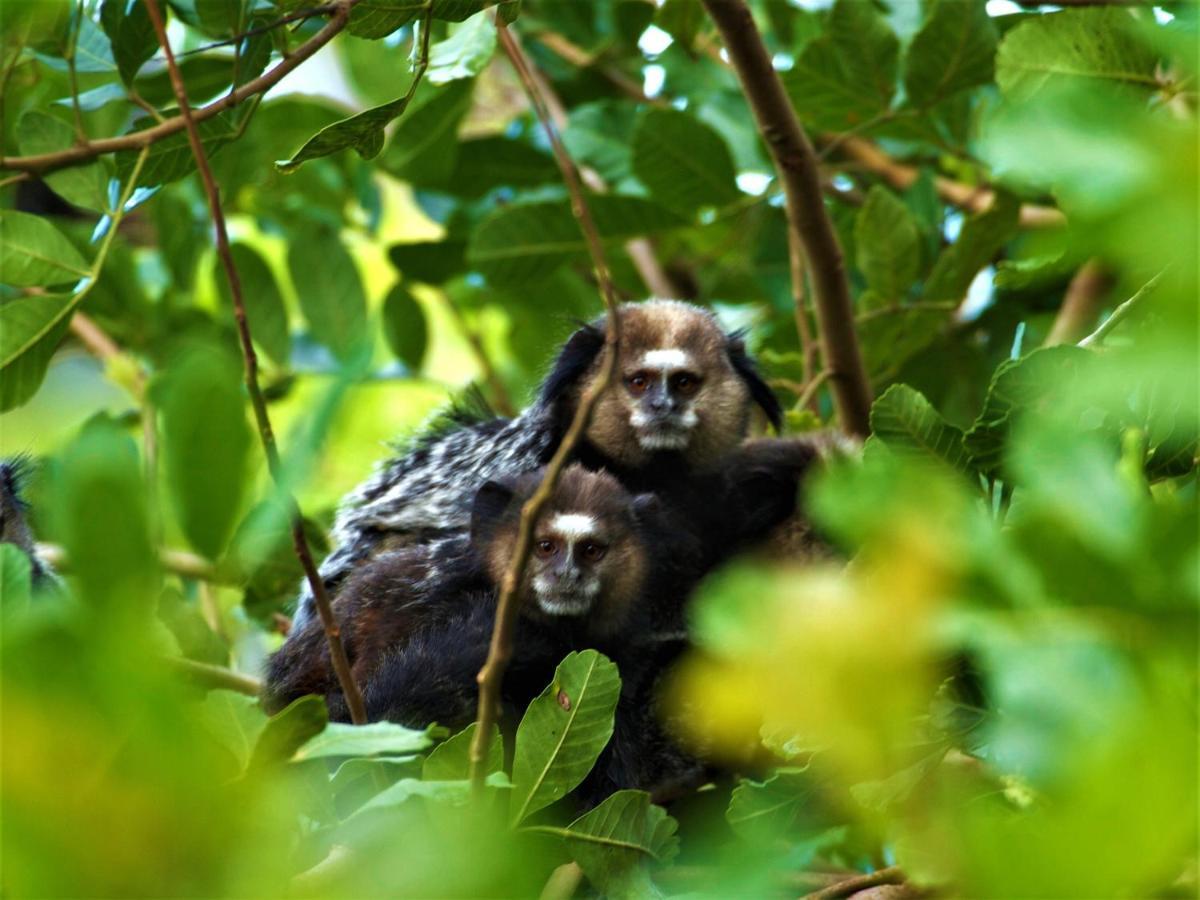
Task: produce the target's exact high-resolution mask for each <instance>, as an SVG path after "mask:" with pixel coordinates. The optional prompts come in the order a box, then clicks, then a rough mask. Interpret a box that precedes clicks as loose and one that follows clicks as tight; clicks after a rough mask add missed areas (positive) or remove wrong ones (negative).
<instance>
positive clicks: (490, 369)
mask: <svg viewBox="0 0 1200 900" xmlns="http://www.w3.org/2000/svg"><path fill="white" fill-rule="evenodd" d="M442 296H443V297H444V298H445V301H446V306H447V307H449V309H450V314H451V315H452V316H453V317H454V321H455V323H456V324H457V325H458V330H459V331H460V332H461V333H462V336H463V337H464V338H466V341H467V344H468V345H470V347H471V352H472V353H474V354H475V360H476V362H478V363H479V369H480V371H481V372H482V373H483V379H484V381H486V382H487V386H488V393H489V394H491V401H492V403H493V405H494V406H495V408H496V412H498V413H500V415H502V416H515V415H516V414H517V408H516V407H515V406H514V405H513V401H512V397H510V396H509V394H508V388H506V387H505V386H504V382H503V381H502V380H501V379H500V374H499V373H498V372H497V371H496V367H495V365H493V363H492V358H491V356H489V355H488V352H487V348H486V347H485V346H484V345H483V338H481V337H480V335H479V332H478V331H476V330H475V328H474V327H473V326H472V325H471V323H470V322H468V321H467V318H466V316H464V315H463V311H462V310H461V309H459V306H458V304H457V303H455V302H454V298H453V297H451V296H450V292H449V291H443V292H442Z"/></svg>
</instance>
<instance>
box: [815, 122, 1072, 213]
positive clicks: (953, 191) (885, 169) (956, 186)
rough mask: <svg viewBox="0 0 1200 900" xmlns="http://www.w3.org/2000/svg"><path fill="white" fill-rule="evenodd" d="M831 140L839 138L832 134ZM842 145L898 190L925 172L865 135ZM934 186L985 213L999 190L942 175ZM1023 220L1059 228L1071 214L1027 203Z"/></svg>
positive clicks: (947, 198) (945, 196)
mask: <svg viewBox="0 0 1200 900" xmlns="http://www.w3.org/2000/svg"><path fill="white" fill-rule="evenodd" d="M830 140H839V139H838V138H836V137H831V138H830ZM840 148H841V150H842V152H843V153H845V155H846V156H848V157H850V158H851V159H853V160H854V161H855V162H858V163H861V164H862V165H863V167H864V168H866V169H867V171H869V172H874V173H875V174H876V175H879V176H881V177H882V178H883V180H884V181H886V182H888V183H889V184H890V185H891V186H892V187H894V188H896V189H897V190H901V191H903V190H907V189H908V188H910V187H911V186H912V185H913V182H915V181H916V180H917V178H919V177H920V174H921V173H920V172H919V171H918V170H917V169H916V167H914V166H908V165H905V164H904V163H901V162H897V161H896V160H894V159H892V158H891V157H890V156H888V155H887V154H886V153H884V152H883V151H882V150H880V149H879V148H878V147H877V146H875V145H874V144H872V143H871V142H870V141H868V140H866V139H865V138H860V137H846V138H842V139H840ZM933 185H934V189H935V190H936V191H937V194H938V196H939V197H941V198H942V199H943V200H944V201H946V202H947V203H953V204H954V205H955V206H958V207H961V208H962V209H964V210H966V211H967V212H972V213H981V212H984V211H986V210H987V209H989V208H990V207H991V205H992V204H993V203H994V202H995V200H996V192H995V191H993V190H991V189H990V188H984V187H972V186H971V185H969V184H962V183H961V182H958V181H953V180H951V179H949V178H946V177H944V176H942V175H935V176H934V179H933ZM1019 222H1020V225H1021V227H1022V228H1059V227H1062V226H1063V225H1065V224H1066V222H1067V217H1066V216H1064V215H1063V214H1062V212H1061V211H1060V210H1057V209H1054V208H1053V207H1050V206H1037V205H1035V204H1032V203H1023V204H1021V212H1020V219H1019Z"/></svg>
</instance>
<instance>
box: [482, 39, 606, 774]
mask: <svg viewBox="0 0 1200 900" xmlns="http://www.w3.org/2000/svg"><path fill="white" fill-rule="evenodd" d="M496 33H497V36H498V37H499V39H500V46H501V47H503V48H504V52H505V53H506V54H507V55H508V58H509V61H510V62H511V63H512V66H513V68H514V69H515V70H516V72H517V76H518V77H519V78H520V79H521V84H522V85H523V86H524V88H525V93H526V94H527V95H528V97H529V100H530V102H531V103H532V104H533V108H534V111H535V112H536V113H537V116H538V119H539V120H541V123H542V127H543V128H544V129H545V130H546V136H547V137H548V138H549V140H550V146H551V149H553V151H554V159H555V162H557V163H558V167H559V169H560V170H561V171H562V176H563V181H564V182H565V183H566V186H567V192H568V193H569V194H570V195H571V212H572V213H573V214H574V216H575V218H576V219H577V220H578V222H579V227H580V229H581V230H582V231H583V235H584V238H585V239H586V240H587V245H588V252H589V254H590V255H591V258H592V265H593V266H594V267H595V270H596V281H597V282H598V283H599V285H600V296H601V299H602V300H603V301H604V308H605V311H606V312H607V314H608V315H607V319H608V328H607V330H606V332H605V337H604V351H603V352H604V361H603V363H602V365H601V367H600V372H599V374H598V375H597V377H596V379H595V381H593V382H592V384H591V385H590V386H589V387H588V389H587V390H586V391H584V393H583V396H582V397H581V398H580V401H579V408H578V409H577V410H576V411H575V418H573V419H572V420H571V425H570V427H569V428H568V429H567V433H566V435H565V436H564V437H563V439H562V442H561V443H560V444H559V445H558V449H557V450H556V451H555V452H554V456H553V457H552V458H551V460H550V462H549V463H548V464H547V466H546V474H545V476H544V477H543V478H542V483H541V484H539V485H538V488H537V490H536V491H534V493H533V496H532V497H530V498H529V500H527V501H526V503H525V505H524V506H523V507H522V508H521V521H520V524H519V525H518V527H517V543H516V547H515V549H514V550H513V556H512V559H511V560H510V561H509V564H508V569H507V570H506V571H505V573H504V578H503V579H502V580H501V583H500V598H499V600H498V602H497V604H496V624H495V626H494V627H493V630H492V640H491V643H490V645H489V646H488V656H487V661H486V662H485V663H484V664H483V668H482V669H480V671H479V675H478V681H479V710H478V713H477V715H476V719H477V723H476V727H475V736H474V738H473V739H472V741H471V754H470V762H471V771H470V774H471V786H472V790H473V791H474V792H475V793H476V795H478V794H479V793H481V792H482V790H483V786H484V779H485V777H486V775H487V771H486V767H485V766H484V760H485V759H487V751H488V745H489V744H490V743H491V739H492V728H493V726H494V725H495V723H496V719H497V717H498V714H499V711H500V684H501V682H502V681H503V680H504V671H505V669H507V668H508V661H509V659H510V658H511V657H512V648H513V630H514V627H515V625H516V619H517V603H516V594H517V588H518V586H519V585H520V584H521V581H522V579H523V578H524V574H525V567H526V565H527V564H528V562H529V551H530V547H531V546H532V544H533V528H534V525H536V524H537V519H538V516H539V515H540V514H541V511H542V508H543V507H544V506H545V505H546V503H547V502H548V501H549V499H550V496H551V494H553V492H554V489H555V487H556V486H557V485H558V479H559V476H560V475H561V474H562V470H563V467H564V466H566V463H567V458H568V457H569V456H570V454H571V452H572V450H574V449H575V445H576V444H577V443H578V442H579V439H580V437H582V435H583V431H584V429H585V428H587V424H588V422H589V421H590V420H591V417H592V409H593V408H594V407H595V405H596V401H597V400H598V399H599V398H600V395H601V393H603V392H604V390H605V388H607V387H608V384H609V382H610V381H611V380H612V377H613V373H614V371H615V370H616V367H617V352H618V348H619V347H620V340H621V324H620V322H619V321H618V319H617V301H616V291H615V289H614V287H613V283H612V277H611V275H610V274H609V270H608V262H607V260H606V258H605V255H604V243H603V241H601V239H600V232H599V231H598V230H597V229H596V223H595V222H594V221H592V214H591V211H590V210H589V209H588V205H587V200H586V199H585V198H584V193H583V186H582V185H581V184H580V181H579V173H578V170H577V169H576V168H575V163H574V161H573V160H572V159H571V157H570V154H568V153H567V148H566V147H565V146H563V142H562V140H561V139H560V138H559V136H558V131H557V130H556V129H555V127H554V123H553V122H552V120H551V117H550V111H549V109H547V107H546V102H545V98H544V97H543V96H542V94H541V92H540V91H539V89H538V85H537V82H536V81H535V79H534V75H533V72H532V70H531V68H530V65H529V61H528V60H527V59H526V58H525V54H524V53H523V52H522V51H521V48H520V46H519V45H518V44H517V42H516V41H515V40H514V39H513V35H512V33H511V32H509V30H508V27H507V26H506V25H505V24H504V19H503V18H502V17H500V16H497V17H496Z"/></svg>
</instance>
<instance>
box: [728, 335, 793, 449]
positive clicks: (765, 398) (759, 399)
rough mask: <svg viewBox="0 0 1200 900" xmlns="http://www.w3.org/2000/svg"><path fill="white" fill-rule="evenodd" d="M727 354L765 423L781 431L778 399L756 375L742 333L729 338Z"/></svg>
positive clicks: (781, 413)
mask: <svg viewBox="0 0 1200 900" xmlns="http://www.w3.org/2000/svg"><path fill="white" fill-rule="evenodd" d="M726 349H727V352H728V353H729V362H730V363H731V364H732V365H733V369H734V371H735V372H737V373H738V376H739V377H741V379H742V381H744V382H745V383H746V387H747V388H748V389H749V391H750V397H751V399H752V400H754V402H755V403H757V404H758V406H759V408H760V409H761V410H762V411H763V412H764V413H766V416H767V421H769V422H770V423H771V427H772V428H774V429H775V431H776V433H778V432H780V431H782V430H783V407H782V406H780V405H779V398H778V397H776V396H775V392H774V391H772V390H771V388H770V386H769V385H768V384H767V383H766V382H765V381H763V378H762V376H761V375H759V374H758V366H757V365H755V363H754V360H753V359H751V358H750V354H749V353H747V352H746V342H745V341H744V340H743V333H742V332H740V331H735V332H734V333H733V334H731V335H730V336H729V344H728V345H727V348H726Z"/></svg>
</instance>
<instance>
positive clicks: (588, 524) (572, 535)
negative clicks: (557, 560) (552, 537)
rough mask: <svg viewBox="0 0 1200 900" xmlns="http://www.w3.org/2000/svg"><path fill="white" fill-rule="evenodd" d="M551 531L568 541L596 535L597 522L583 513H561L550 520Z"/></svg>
mask: <svg viewBox="0 0 1200 900" xmlns="http://www.w3.org/2000/svg"><path fill="white" fill-rule="evenodd" d="M550 530H551V531H553V532H554V533H555V534H558V535H561V536H562V537H564V538H567V539H568V540H575V539H578V538H581V537H587V536H588V535H591V534H595V533H596V520H595V519H593V518H592V517H591V516H585V515H584V514H583V513H559V514H558V515H557V516H555V517H554V518H553V519H551V520H550Z"/></svg>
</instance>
